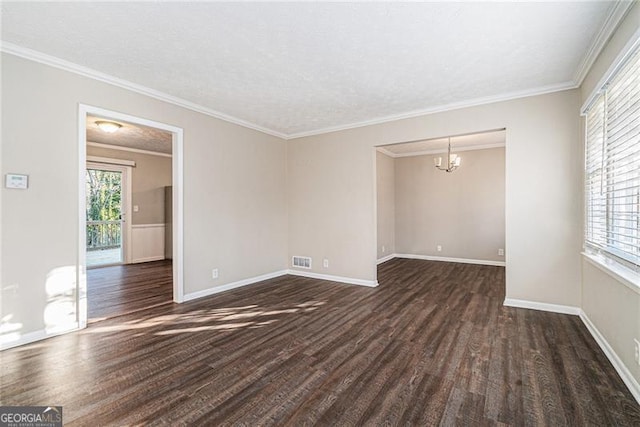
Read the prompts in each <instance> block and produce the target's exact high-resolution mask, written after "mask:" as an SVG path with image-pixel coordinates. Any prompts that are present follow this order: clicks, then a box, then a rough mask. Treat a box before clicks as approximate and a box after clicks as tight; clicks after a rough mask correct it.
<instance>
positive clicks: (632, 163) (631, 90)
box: [585, 48, 640, 271]
mask: <svg viewBox="0 0 640 427" xmlns="http://www.w3.org/2000/svg"><path fill="white" fill-rule="evenodd" d="M628 58H629V59H628V60H627V61H626V63H625V64H624V65H623V66H622V67H621V68H619V69H618V71H617V73H616V74H614V75H613V76H612V77H611V78H610V79H609V81H608V83H607V84H606V85H605V87H604V88H602V91H601V92H600V94H599V95H598V97H597V98H596V99H595V101H594V102H593V103H592V104H591V106H590V108H589V110H588V111H587V112H586V132H585V137H586V149H585V204H586V206H585V208H586V218H585V219H586V221H585V246H586V247H587V249H592V250H595V251H597V252H599V253H601V254H603V255H605V256H607V257H610V258H613V259H615V260H616V261H619V262H622V263H623V264H625V265H626V266H627V267H631V268H632V269H633V270H635V271H640V48H636V50H635V52H634V53H633V54H632V55H630V56H629V57H628Z"/></svg>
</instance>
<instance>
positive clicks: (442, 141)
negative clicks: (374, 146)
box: [379, 129, 507, 157]
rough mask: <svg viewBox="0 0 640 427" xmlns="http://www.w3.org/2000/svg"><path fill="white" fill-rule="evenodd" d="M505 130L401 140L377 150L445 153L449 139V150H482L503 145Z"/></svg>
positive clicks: (395, 153)
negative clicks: (408, 140) (407, 140)
mask: <svg viewBox="0 0 640 427" xmlns="http://www.w3.org/2000/svg"><path fill="white" fill-rule="evenodd" d="M506 138H507V132H506V131H505V130H504V129H499V130H494V131H487V132H481V133H474V134H470V135H457V136H452V137H451V138H448V137H447V138H435V139H425V140H420V141H410V142H402V143H397V144H389V145H383V146H381V147H380V148H379V151H381V152H383V153H384V154H387V155H389V156H391V157H408V156H417V155H422V154H436V153H446V152H447V148H448V145H449V139H451V152H452V153H456V152H460V151H469V150H482V149H486V148H497V147H504V146H505V143H506Z"/></svg>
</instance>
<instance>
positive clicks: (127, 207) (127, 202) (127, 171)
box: [85, 159, 132, 264]
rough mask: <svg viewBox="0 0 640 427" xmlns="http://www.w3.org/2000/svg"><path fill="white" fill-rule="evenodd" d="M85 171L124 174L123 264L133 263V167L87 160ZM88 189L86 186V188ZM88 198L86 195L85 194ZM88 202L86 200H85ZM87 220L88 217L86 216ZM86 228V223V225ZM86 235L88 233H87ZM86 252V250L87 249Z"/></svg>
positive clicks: (122, 201) (122, 205)
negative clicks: (93, 170)
mask: <svg viewBox="0 0 640 427" xmlns="http://www.w3.org/2000/svg"><path fill="white" fill-rule="evenodd" d="M85 169H96V170H104V171H113V172H120V173H122V195H123V196H124V197H122V200H121V201H120V203H121V206H120V210H121V212H122V232H121V233H122V237H121V244H122V264H129V263H131V218H132V216H131V166H125V165H116V164H112V163H100V162H96V161H92V160H91V159H88V160H87V163H86V167H85ZM85 189H86V186H85ZM85 197H86V193H85ZM85 200H86V198H85ZM85 218H86V215H85ZM85 226H86V223H85ZM85 233H86V231H85ZM85 250H86V248H85Z"/></svg>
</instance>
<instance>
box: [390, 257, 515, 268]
mask: <svg viewBox="0 0 640 427" xmlns="http://www.w3.org/2000/svg"><path fill="white" fill-rule="evenodd" d="M393 257H394V258H407V259H421V260H424V261H443V262H459V263H462V264H479V265H492V266H497V267H504V266H506V263H505V262H504V261H491V260H486V259H470V258H449V257H442V256H431V255H414V254H393Z"/></svg>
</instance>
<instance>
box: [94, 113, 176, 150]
mask: <svg viewBox="0 0 640 427" xmlns="http://www.w3.org/2000/svg"><path fill="white" fill-rule="evenodd" d="M100 120H105V121H110V122H116V123H119V124H120V125H122V127H121V128H120V129H118V130H117V131H116V132H114V133H107V132H104V131H103V130H101V129H100V128H99V127H98V125H96V121H100ZM172 138H173V136H172V135H171V132H166V131H163V130H159V129H155V128H150V127H147V126H142V125H134V124H131V123H128V122H123V121H121V120H111V119H108V118H100V117H94V116H89V115H88V116H87V141H88V142H98V143H100V144H109V145H118V146H120V147H129V148H136V149H138V150H147V151H155V152H158V153H165V154H171V142H172Z"/></svg>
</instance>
